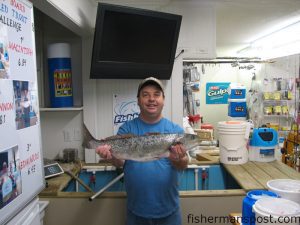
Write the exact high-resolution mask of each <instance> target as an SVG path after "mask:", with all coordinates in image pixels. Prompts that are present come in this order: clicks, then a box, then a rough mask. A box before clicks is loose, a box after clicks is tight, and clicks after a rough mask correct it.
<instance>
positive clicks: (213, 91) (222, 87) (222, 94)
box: [206, 82, 230, 104]
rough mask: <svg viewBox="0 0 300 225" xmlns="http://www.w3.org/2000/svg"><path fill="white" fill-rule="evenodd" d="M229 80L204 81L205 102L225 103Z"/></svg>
mask: <svg viewBox="0 0 300 225" xmlns="http://www.w3.org/2000/svg"><path fill="white" fill-rule="evenodd" d="M229 84H230V82H218V83H217V82H211V83H206V104H227V103H228V87H229Z"/></svg>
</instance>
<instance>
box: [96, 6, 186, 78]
mask: <svg viewBox="0 0 300 225" xmlns="http://www.w3.org/2000/svg"><path fill="white" fill-rule="evenodd" d="M181 19H182V16H181V15H175V14H170V13H164V12H157V11H151V10H145V9H137V8H132V7H126V6H119V5H112V4H107V3H98V10H97V18H96V25H95V34H94V43H93V53H92V63H91V74H90V78H92V79H143V78H146V77H149V76H154V77H156V78H158V79H162V80H168V79H170V77H171V74H172V69H173V64H174V58H175V54H176V48H177V41H178V36H179V30H180V25H181Z"/></svg>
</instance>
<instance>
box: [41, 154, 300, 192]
mask: <svg viewBox="0 0 300 225" xmlns="http://www.w3.org/2000/svg"><path fill="white" fill-rule="evenodd" d="M197 159H199V160H197ZM197 159H195V158H193V159H192V160H191V162H190V164H196V165H213V164H219V157H218V156H217V155H215V156H214V155H210V154H206V153H204V154H198V155H197ZM60 165H61V166H62V168H63V169H64V170H65V171H66V170H67V171H69V172H71V173H73V174H78V173H79V171H80V170H81V168H83V167H84V166H86V165H85V164H84V163H78V164H60ZM88 165H89V166H92V167H93V166H95V167H97V166H98V167H99V165H104V166H108V165H110V164H107V163H103V164H99V163H97V164H92V165H91V164H88ZM222 165H223V166H224V168H225V169H226V170H227V171H228V173H230V174H231V175H232V176H233V178H234V179H235V180H236V181H237V183H238V184H239V185H240V186H241V189H236V190H205V191H188V192H187V191H181V192H180V196H181V197H185V196H191V195H192V196H218V195H223V196H224V195H244V194H245V193H246V192H247V191H249V190H254V189H267V182H268V181H269V180H272V179H298V180H300V173H298V172H297V171H295V170H294V169H292V168H291V167H289V166H287V165H285V164H283V163H281V162H278V161H274V162H269V163H259V162H248V163H246V164H241V165H229V164H227V165H226V164H222ZM72 179H73V178H72V176H70V175H69V174H67V173H64V174H61V175H59V176H57V177H53V178H49V179H47V184H48V185H47V187H46V188H45V189H44V190H43V191H42V192H41V193H40V197H89V196H91V194H92V193H91V192H83V193H75V194H74V193H72V192H70V193H67V192H63V189H64V188H65V187H66V186H67V185H68V183H69V182H70V181H71V180H72ZM75 195H76V196H75ZM101 197H126V194H125V193H124V192H118V193H103V194H102V195H101Z"/></svg>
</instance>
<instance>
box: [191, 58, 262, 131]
mask: <svg viewBox="0 0 300 225" xmlns="http://www.w3.org/2000/svg"><path fill="white" fill-rule="evenodd" d="M195 65H196V66H197V68H198V71H199V72H200V73H201V75H200V77H201V78H200V79H201V80H200V92H199V93H197V94H196V97H199V98H200V104H201V105H200V114H201V116H203V120H204V123H210V124H212V125H213V126H214V128H215V131H216V128H217V124H218V122H219V121H225V120H228V104H209V105H207V104H206V83H208V82H233V83H241V84H243V85H245V86H246V91H247V93H248V91H249V89H250V85H251V80H252V76H253V73H254V72H257V71H259V70H260V67H261V65H260V64H257V63H256V64H254V63H253V64H252V65H255V70H254V69H251V70H247V69H239V68H238V67H232V66H231V64H230V63H226V64H225V63H220V64H203V65H204V70H205V73H202V72H201V67H202V64H201V63H197V64H195ZM215 136H216V137H217V132H215Z"/></svg>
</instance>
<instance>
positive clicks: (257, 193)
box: [247, 190, 278, 200]
mask: <svg viewBox="0 0 300 225" xmlns="http://www.w3.org/2000/svg"><path fill="white" fill-rule="evenodd" d="M247 197H249V198H251V199H253V200H258V199H261V198H265V197H278V194H276V193H275V192H272V191H266V190H254V191H249V192H248V193H247Z"/></svg>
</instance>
